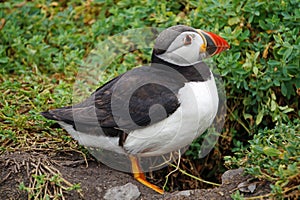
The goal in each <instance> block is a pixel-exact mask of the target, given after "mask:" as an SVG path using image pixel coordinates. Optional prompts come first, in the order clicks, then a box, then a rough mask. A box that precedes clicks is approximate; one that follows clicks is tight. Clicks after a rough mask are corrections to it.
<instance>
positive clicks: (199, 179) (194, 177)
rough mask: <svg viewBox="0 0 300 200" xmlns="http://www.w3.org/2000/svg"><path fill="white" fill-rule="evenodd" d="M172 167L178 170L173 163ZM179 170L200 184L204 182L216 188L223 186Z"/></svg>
mask: <svg viewBox="0 0 300 200" xmlns="http://www.w3.org/2000/svg"><path fill="white" fill-rule="evenodd" d="M170 166H172V167H174V168H177V166H175V165H174V164H172V163H170ZM178 170H179V171H180V172H181V173H183V174H184V175H187V176H189V177H191V178H193V179H195V180H197V181H200V182H203V183H206V184H210V185H214V186H220V185H221V184H218V183H213V182H210V181H206V180H204V179H201V178H198V177H196V176H194V175H192V174H189V173H187V172H186V171H184V170H182V169H180V168H178Z"/></svg>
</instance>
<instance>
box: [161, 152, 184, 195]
mask: <svg viewBox="0 0 300 200" xmlns="http://www.w3.org/2000/svg"><path fill="white" fill-rule="evenodd" d="M180 159H181V152H180V149H179V150H178V162H177V166H176V168H175V169H174V170H173V171H171V172H170V173H168V175H167V176H166V181H165V183H164V186H163V189H164V188H165V187H166V186H167V183H168V180H169V176H170V175H171V174H173V173H174V172H176V171H177V170H178V169H179V165H180ZM170 160H171V157H170ZM170 164H171V163H170Z"/></svg>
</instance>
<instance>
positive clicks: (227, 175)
mask: <svg viewBox="0 0 300 200" xmlns="http://www.w3.org/2000/svg"><path fill="white" fill-rule="evenodd" d="M243 172H244V170H243V168H238V169H232V170H228V171H226V172H224V174H223V175H222V184H228V183H230V182H232V180H234V179H235V176H238V177H239V176H242V174H243Z"/></svg>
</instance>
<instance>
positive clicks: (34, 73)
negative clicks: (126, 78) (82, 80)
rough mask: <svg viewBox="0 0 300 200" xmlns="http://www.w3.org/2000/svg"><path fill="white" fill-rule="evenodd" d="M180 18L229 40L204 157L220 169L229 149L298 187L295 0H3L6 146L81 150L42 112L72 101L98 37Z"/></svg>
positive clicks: (234, 163)
mask: <svg viewBox="0 0 300 200" xmlns="http://www.w3.org/2000/svg"><path fill="white" fill-rule="evenodd" d="M146 4H147V6H145V5H146ZM175 24H185V25H189V26H192V27H195V28H201V29H204V30H208V31H212V32H215V33H217V34H220V35H221V36H222V37H224V38H225V39H226V40H227V41H228V42H229V44H230V45H231V49H230V50H229V51H226V52H224V53H222V54H221V55H219V56H216V57H214V58H213V59H214V61H215V62H216V63H217V68H218V71H219V72H220V74H221V75H222V77H223V78H222V79H223V81H224V83H225V88H226V91H227V105H228V109H227V114H228V115H227V118H226V122H225V126H224V129H223V132H222V135H221V137H220V140H219V142H218V144H217V145H216V149H215V150H214V151H213V152H212V153H211V154H210V157H209V159H206V160H205V163H206V164H207V162H209V160H212V162H215V163H216V165H214V164H213V165H214V167H212V168H210V169H209V170H210V171H212V172H213V173H215V172H216V171H219V172H220V171H222V170H224V169H222V165H223V164H224V160H223V158H224V156H226V157H225V160H226V164H227V166H231V167H239V166H243V167H245V168H246V171H247V172H248V173H250V174H252V175H254V176H256V177H258V178H260V179H266V180H269V181H270V182H271V183H272V194H271V195H272V196H275V197H278V198H284V197H290V196H291V195H296V193H295V192H296V191H297V190H299V189H300V188H299V187H300V181H299V180H300V153H299V146H300V126H299V124H300V117H299V115H300V109H299V106H300V100H299V99H300V98H299V97H300V34H299V32H300V4H299V1H298V0H288V1H265V0H262V1H254V0H246V1H237V0H232V1H221V0H219V1H213V0H208V1H200V3H199V2H198V1H182V2H171V1H162V2H157V1H154V0H148V1H136V2H135V3H132V1H127V0H123V1H115V2H112V1H109V0H108V1H100V0H94V1H86V2H83V1H79V0H72V1H57V2H50V1H45V0H39V1H30V2H26V1H19V2H18V1H12V2H10V1H8V2H3V3H1V4H0V83H1V84H0V91H1V93H2V95H1V97H0V109H1V110H0V154H2V153H4V152H6V151H17V150H23V151H32V150H34V149H45V150H46V149H47V150H51V151H54V152H55V151H64V150H66V149H79V150H82V149H80V148H81V147H79V146H78V145H77V143H76V142H75V141H74V140H72V139H71V138H70V137H69V136H68V135H67V134H66V133H65V132H64V131H63V130H61V129H52V128H50V126H51V125H52V124H53V122H51V121H46V120H45V119H44V118H43V117H41V116H40V115H39V112H41V111H44V110H47V109H51V108H57V107H61V106H65V105H70V104H71V103H72V87H73V84H74V82H75V79H76V76H77V73H78V68H79V66H81V65H82V64H83V60H84V58H86V57H87V55H88V54H89V53H90V52H91V50H92V49H93V48H95V46H96V45H97V44H98V43H99V42H100V41H103V40H105V39H107V38H108V37H110V36H113V35H114V34H118V33H121V32H123V31H126V30H128V29H132V28H143V27H160V28H165V27H169V26H172V25H175ZM149 59H150V52H149V51H147V50H134V51H132V52H131V53H130V54H127V55H122V56H120V57H118V59H117V60H116V61H115V62H114V63H113V65H114V68H108V69H107V71H106V74H105V77H104V79H105V80H103V82H105V81H106V80H108V79H110V78H112V77H114V76H116V75H118V74H120V73H123V72H124V71H126V70H129V69H130V68H132V67H134V66H138V65H141V64H143V63H147V62H148V61H149ZM198 146H199V145H198V143H197V141H196V142H195V143H194V144H193V145H192V151H189V157H188V158H189V159H190V161H189V162H195V163H196V164H195V165H197V163H198V165H199V161H198V160H197V156H198V153H199V152H198ZM200 164H203V163H200ZM216 168H218V169H216ZM40 177H42V174H41V175H40ZM38 178H39V177H38V176H36V177H34V179H36V180H37V179H38ZM52 178H53V177H52ZM52 178H51V177H50V178H49V179H52ZM57 180H59V179H57ZM57 180H55V181H54V182H59V181H57ZM50 181H52V182H53V180H50ZM42 183H44V182H42ZM22 188H23V189H25V190H26V186H24V187H22ZM34 192H36V191H34ZM34 192H33V193H34ZM271 195H270V196H271ZM236 196H239V195H238V194H236Z"/></svg>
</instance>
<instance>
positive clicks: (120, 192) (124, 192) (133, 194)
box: [104, 183, 141, 200]
mask: <svg viewBox="0 0 300 200" xmlns="http://www.w3.org/2000/svg"><path fill="white" fill-rule="evenodd" d="M140 195H141V193H140V191H139V189H138V187H137V186H136V185H134V184H132V183H127V184H126V185H122V186H116V187H113V188H110V189H108V190H107V191H106V193H105V195H104V199H105V200H136V199H137V198H138V197H139V196H140Z"/></svg>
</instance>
